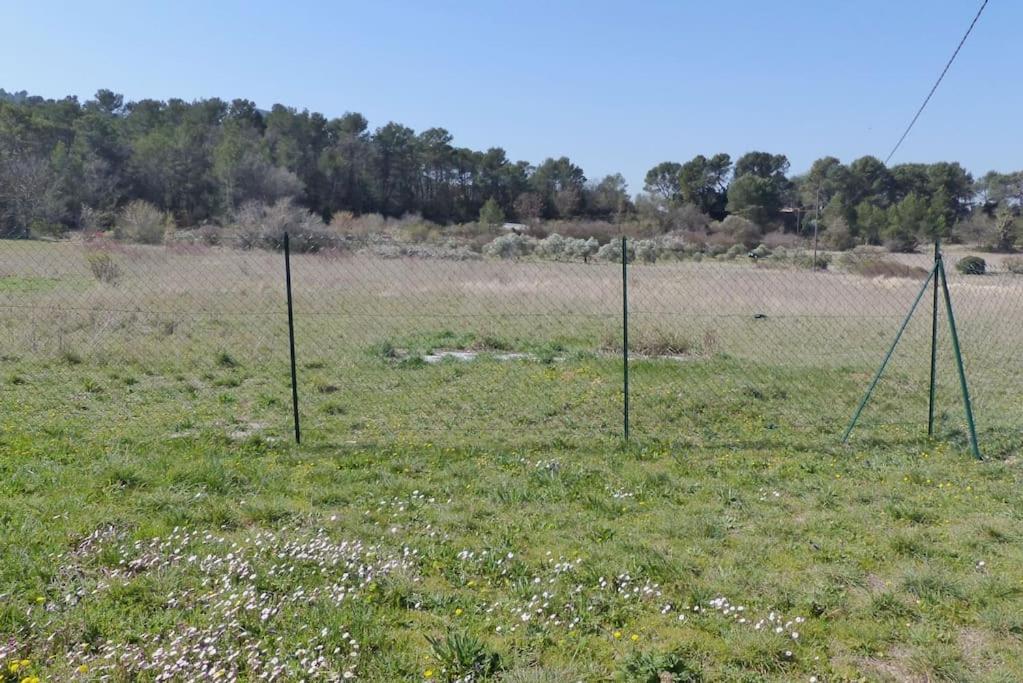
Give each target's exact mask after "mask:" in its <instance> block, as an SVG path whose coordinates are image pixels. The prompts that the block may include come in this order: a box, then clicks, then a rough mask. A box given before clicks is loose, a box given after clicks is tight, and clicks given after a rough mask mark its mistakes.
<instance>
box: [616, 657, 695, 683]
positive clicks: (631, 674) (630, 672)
mask: <svg viewBox="0 0 1023 683" xmlns="http://www.w3.org/2000/svg"><path fill="white" fill-rule="evenodd" d="M622 674H623V678H624V679H625V680H627V681H634V682H635V683H663V682H664V681H671V682H672V683H699V682H700V681H702V680H703V674H702V673H701V672H700V669H699V668H698V667H696V666H694V665H693V664H691V663H690V662H689V660H688V658H687V657H686V656H685V655H684V654H683V653H681V652H668V653H658V652H633V653H630V654H629V656H628V657H626V658H625V661H624V662H623V663H622Z"/></svg>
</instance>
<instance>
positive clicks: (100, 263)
mask: <svg viewBox="0 0 1023 683" xmlns="http://www.w3.org/2000/svg"><path fill="white" fill-rule="evenodd" d="M85 260H86V262H87V263H88V264H89V270H90V271H92V276H93V277H94V278H96V279H97V280H99V281H100V282H102V283H104V284H107V285H116V284H117V282H118V281H119V280H120V279H121V267H120V266H118V265H117V261H115V260H114V257H113V256H111V255H110V253H109V252H106V251H90V252H88V253H86V254H85Z"/></svg>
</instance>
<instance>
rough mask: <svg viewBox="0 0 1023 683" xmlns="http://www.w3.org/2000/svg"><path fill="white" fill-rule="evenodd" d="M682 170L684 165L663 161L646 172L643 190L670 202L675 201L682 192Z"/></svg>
mask: <svg viewBox="0 0 1023 683" xmlns="http://www.w3.org/2000/svg"><path fill="white" fill-rule="evenodd" d="M681 170H682V164H679V163H676V162H674V161H662V162H661V163H659V164H657V165H656V166H654V167H653V168H651V169H650V170H649V171H647V172H646V177H645V178H644V179H643V182H644V185H643V189H644V190H645V191H646V192H649V193H650V194H656V195H658V196H660V197H661V198H663V199H665V200H667V201H669V202H672V201H675V200H676V199H678V196H679V193H680V192H681V186H680V182H679V172H681Z"/></svg>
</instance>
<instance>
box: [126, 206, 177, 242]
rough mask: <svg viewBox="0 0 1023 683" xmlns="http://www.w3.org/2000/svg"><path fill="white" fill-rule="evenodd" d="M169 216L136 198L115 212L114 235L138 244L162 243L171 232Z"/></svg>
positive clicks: (171, 226) (171, 224) (172, 226)
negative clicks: (118, 211)
mask: <svg viewBox="0 0 1023 683" xmlns="http://www.w3.org/2000/svg"><path fill="white" fill-rule="evenodd" d="M173 230H174V222H173V221H172V220H171V218H170V216H169V215H168V214H166V213H164V212H163V211H160V209H158V208H156V207H155V206H153V205H152V204H150V203H149V202H147V201H144V200H141V199H136V200H135V201H133V202H132V203H130V204H128V205H127V206H126V207H124V208H123V209H121V211H120V213H118V214H117V222H116V223H115V224H114V237H116V238H117V239H119V240H128V241H130V242H138V243H139V244H163V241H164V239H166V237H167V235H168V233H170V232H173Z"/></svg>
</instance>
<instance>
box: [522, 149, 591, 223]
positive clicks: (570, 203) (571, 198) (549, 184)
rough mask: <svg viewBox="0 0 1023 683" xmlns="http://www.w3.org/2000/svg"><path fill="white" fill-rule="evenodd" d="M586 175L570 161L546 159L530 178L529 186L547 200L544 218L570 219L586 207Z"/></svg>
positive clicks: (544, 201)
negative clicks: (583, 196) (577, 211)
mask: <svg viewBox="0 0 1023 683" xmlns="http://www.w3.org/2000/svg"><path fill="white" fill-rule="evenodd" d="M585 184H586V175H585V174H584V173H583V170H582V169H581V168H579V167H578V166H576V165H575V164H573V163H572V162H571V160H570V159H569V158H568V157H560V158H558V159H546V160H545V161H544V162H543V163H542V164H540V165H539V166H537V167H536V170H535V171H533V174H532V175H531V176H530V177H529V186H530V188H531V189H532V191H533V192H535V193H536V194H537V195H539V196H540V198H541V199H542V200H543V216H544V217H546V218H556V217H559V216H560V217H562V218H565V217H568V216H571V215H572V214H573V213H575V211H576V210H578V208H579V207H580V206H581V205H582V192H583V186H584V185H585Z"/></svg>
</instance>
